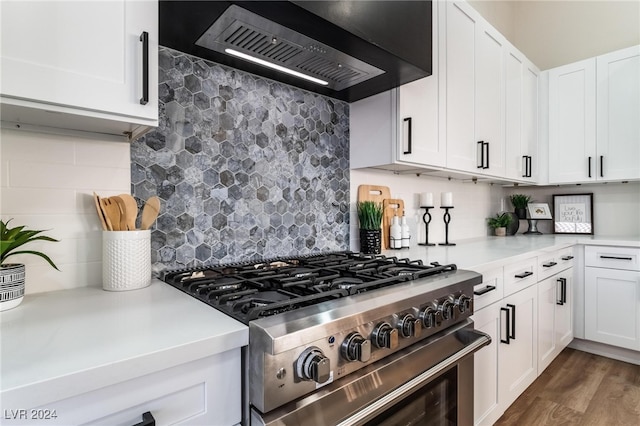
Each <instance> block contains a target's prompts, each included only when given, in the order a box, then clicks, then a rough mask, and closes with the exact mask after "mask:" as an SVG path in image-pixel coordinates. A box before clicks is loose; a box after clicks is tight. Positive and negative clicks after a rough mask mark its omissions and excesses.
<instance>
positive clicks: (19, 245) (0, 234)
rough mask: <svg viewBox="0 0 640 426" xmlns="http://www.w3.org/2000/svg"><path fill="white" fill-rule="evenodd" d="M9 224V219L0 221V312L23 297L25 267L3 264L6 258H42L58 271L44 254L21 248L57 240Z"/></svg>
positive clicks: (39, 232)
mask: <svg viewBox="0 0 640 426" xmlns="http://www.w3.org/2000/svg"><path fill="white" fill-rule="evenodd" d="M9 222H11V219H9V220H7V221H6V222H5V221H3V220H0V311H4V310H7V309H11V308H14V307H16V306H18V305H19V304H20V302H22V299H23V297H24V277H25V266H24V264H22V263H5V261H6V260H7V258H8V257H10V256H13V255H15V254H34V255H36V256H40V257H42V258H43V259H44V260H46V261H47V263H49V265H51V266H52V267H53V268H55V269H56V270H59V269H58V267H57V266H56V265H55V263H53V261H52V260H51V259H50V258H49V256H47V255H46V254H44V253H41V252H39V251H34V250H24V247H23V246H24V245H25V244H28V243H31V242H33V241H38V240H41V241H53V242H57V241H58V240H56V239H53V238H51V237H47V236H46V235H41V234H42V233H43V232H44V231H35V230H31V229H25V226H16V227H15V228H9V226H8V225H9ZM18 249H21V250H18Z"/></svg>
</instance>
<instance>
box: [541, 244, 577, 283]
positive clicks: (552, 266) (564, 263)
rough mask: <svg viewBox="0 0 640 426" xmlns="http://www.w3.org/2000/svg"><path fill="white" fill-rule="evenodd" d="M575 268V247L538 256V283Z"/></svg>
mask: <svg viewBox="0 0 640 426" xmlns="http://www.w3.org/2000/svg"><path fill="white" fill-rule="evenodd" d="M572 266H573V247H569V248H566V249H562V250H558V251H555V252H553V253H549V254H544V255H541V256H538V281H542V280H545V279H547V278H549V277H550V276H552V275H554V274H557V273H558V272H561V271H564V270H565V269H568V268H571V267H572Z"/></svg>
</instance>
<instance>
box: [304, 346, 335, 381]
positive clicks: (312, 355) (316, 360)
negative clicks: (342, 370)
mask: <svg viewBox="0 0 640 426" xmlns="http://www.w3.org/2000/svg"><path fill="white" fill-rule="evenodd" d="M296 372H297V373H298V377H300V378H301V379H302V380H313V381H314V382H316V383H324V382H326V381H327V380H329V377H330V375H331V362H330V360H329V358H327V357H326V356H324V354H323V353H322V351H321V350H320V349H319V348H317V347H315V346H312V347H310V348H307V349H305V350H304V352H302V353H301V354H300V356H299V357H298V360H297V361H296Z"/></svg>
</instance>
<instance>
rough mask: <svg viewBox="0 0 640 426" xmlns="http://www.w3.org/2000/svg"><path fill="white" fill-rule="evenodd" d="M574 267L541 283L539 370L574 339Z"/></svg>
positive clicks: (539, 294)
mask: <svg viewBox="0 0 640 426" xmlns="http://www.w3.org/2000/svg"><path fill="white" fill-rule="evenodd" d="M572 296H573V268H569V269H567V270H566V271H563V272H560V273H558V274H556V275H554V276H552V277H549V278H547V279H545V280H543V281H541V282H540V283H539V284H538V371H539V372H542V371H543V370H544V369H545V368H547V367H548V366H549V364H550V363H551V361H553V359H554V358H555V357H556V356H558V354H560V352H562V350H563V349H564V348H565V347H566V346H567V345H568V344H569V343H570V342H571V340H572V339H573V317H572V315H573V310H572V304H573V297H572Z"/></svg>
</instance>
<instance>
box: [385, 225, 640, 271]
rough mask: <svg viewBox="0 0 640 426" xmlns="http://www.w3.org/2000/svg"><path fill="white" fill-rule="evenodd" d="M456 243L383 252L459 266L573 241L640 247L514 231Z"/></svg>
mask: <svg viewBox="0 0 640 426" xmlns="http://www.w3.org/2000/svg"><path fill="white" fill-rule="evenodd" d="M449 242H452V243H455V244H456V245H455V246H440V245H435V246H430V247H426V246H417V245H416V246H413V247H411V248H408V249H401V250H384V251H383V253H382V254H384V255H386V256H397V257H399V258H409V259H411V260H418V259H419V260H422V261H423V262H425V263H427V264H428V263H430V262H439V263H440V264H442V265H444V264H449V263H455V264H456V265H457V266H458V268H460V269H472V270H473V269H486V268H490V267H500V266H503V265H505V264H508V263H512V262H517V261H518V260H520V259H524V258H527V257H531V256H537V255H539V254H543V253H545V252H550V251H554V250H559V249H562V248H564V247H569V246H572V245H575V244H585V245H610V246H623V247H640V238H638V237H629V238H621V237H606V236H581V235H553V234H551V235H522V234H520V235H515V236H507V237H485V238H476V239H469V240H462V241H449Z"/></svg>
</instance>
